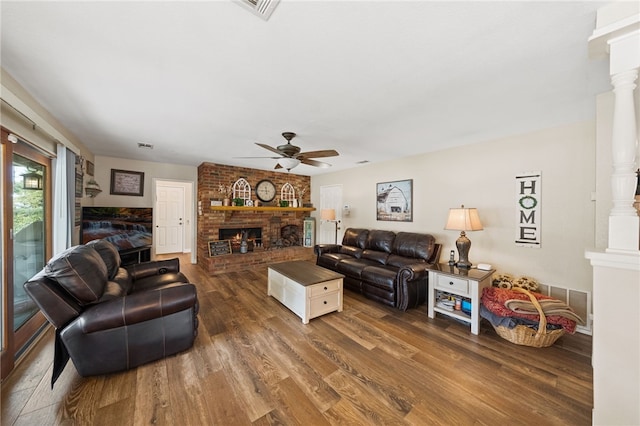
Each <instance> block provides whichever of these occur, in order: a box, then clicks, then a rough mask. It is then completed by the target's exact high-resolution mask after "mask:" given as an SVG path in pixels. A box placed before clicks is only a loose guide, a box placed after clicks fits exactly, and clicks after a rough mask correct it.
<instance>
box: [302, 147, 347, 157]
mask: <svg viewBox="0 0 640 426" xmlns="http://www.w3.org/2000/svg"><path fill="white" fill-rule="evenodd" d="M338 155H340V154H338V151H336V150H335V149H323V150H321V151H309V152H301V153H300V154H298V155H297V156H296V157H298V158H300V157H304V158H321V157H337V156H338Z"/></svg>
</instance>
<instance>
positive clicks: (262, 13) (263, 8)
mask: <svg viewBox="0 0 640 426" xmlns="http://www.w3.org/2000/svg"><path fill="white" fill-rule="evenodd" d="M235 3H237V4H239V5H240V6H242V7H244V8H245V9H248V10H250V11H251V12H253V14H255V15H257V16H259V17H261V18H262V19H264V20H265V21H267V20H268V19H269V17H271V14H272V13H273V10H274V9H275V8H276V6H277V5H278V3H280V0H236V1H235Z"/></svg>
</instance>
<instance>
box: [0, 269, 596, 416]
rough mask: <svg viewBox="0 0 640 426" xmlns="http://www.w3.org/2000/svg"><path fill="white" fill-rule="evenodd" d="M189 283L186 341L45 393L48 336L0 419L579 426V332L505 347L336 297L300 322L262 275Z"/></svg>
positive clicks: (6, 389) (585, 379)
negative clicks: (339, 302)
mask: <svg viewBox="0 0 640 426" xmlns="http://www.w3.org/2000/svg"><path fill="white" fill-rule="evenodd" d="M181 265H182V270H183V271H184V272H185V273H186V275H187V276H188V277H189V278H190V280H191V281H192V282H194V283H197V285H198V297H199V301H200V314H199V318H200V328H199V335H198V337H197V339H196V343H195V346H194V347H193V348H192V349H191V350H189V351H186V352H184V353H181V354H179V355H176V356H173V357H170V358H167V359H164V360H161V361H157V362H154V363H151V364H147V365H145V366H142V367H139V368H137V369H135V370H132V371H128V372H124V373H119V374H113V375H109V376H100V377H88V378H82V377H80V376H79V375H78V373H77V372H76V370H75V368H74V366H73V364H72V363H71V362H69V364H68V365H67V367H66V369H65V371H64V373H63V374H62V376H61V377H60V379H59V380H58V382H57V383H56V385H55V388H54V389H53V390H51V388H50V380H51V367H52V359H53V332H52V331H51V330H50V331H49V332H48V333H47V335H46V336H45V338H44V339H43V340H42V341H40V343H38V345H37V347H36V348H35V349H34V350H33V351H31V352H30V353H29V354H28V355H27V357H26V358H25V360H24V362H22V363H21V364H20V365H19V366H18V368H16V370H15V371H14V372H13V373H12V374H11V375H10V377H9V378H8V379H7V380H6V381H5V383H3V385H2V425H7V426H8V425H102V424H104V425H146V424H153V425H236V424H237V425H251V424H254V425H271V424H281V425H329V424H353V425H369V424H377V425H391V424H414V425H424V424H428V425H435V424H443V425H469V424H485V425H494V424H520V425H527V424H532V425H534V424H535V425H590V424H591V409H592V401H593V396H592V395H593V389H592V369H591V358H590V354H591V338H590V337H588V336H584V335H578V334H576V335H574V336H568V335H566V336H563V337H562V338H561V339H560V340H558V342H556V344H555V345H554V346H553V347H550V348H545V349H536V348H529V347H522V346H517V345H514V344H511V343H509V342H507V341H505V340H503V339H501V338H500V337H498V336H497V335H496V333H495V332H494V330H493V329H492V328H491V326H490V325H488V324H487V323H486V322H485V321H483V324H482V327H481V333H480V335H479V336H474V335H472V334H470V332H469V327H468V326H465V325H463V324H460V323H458V322H456V321H455V320H451V319H448V318H444V317H438V318H436V319H429V318H428V317H427V314H426V305H425V306H422V307H420V308H419V309H411V310H409V311H407V312H400V311H398V310H396V309H392V308H387V307H385V306H382V305H380V304H378V303H375V302H372V301H369V300H367V299H364V298H362V297H360V296H358V295H355V294H354V293H352V292H349V291H345V298H344V311H343V312H341V313H337V312H336V313H331V314H328V315H325V316H323V317H320V318H316V319H313V320H311V322H310V323H309V324H308V325H303V324H302V322H301V321H300V318H298V317H297V316H295V315H294V314H293V313H291V312H290V311H288V310H287V309H286V308H285V307H284V306H282V305H281V304H280V303H279V302H277V301H276V300H275V299H273V298H270V297H267V296H266V294H267V283H266V268H264V269H260V270H256V271H254V272H246V273H242V274H239V273H230V274H227V275H222V276H217V277H209V276H207V275H205V274H204V273H203V272H202V270H200V269H199V268H198V267H197V266H196V265H191V264H189V263H188V260H187V257H183V258H181Z"/></svg>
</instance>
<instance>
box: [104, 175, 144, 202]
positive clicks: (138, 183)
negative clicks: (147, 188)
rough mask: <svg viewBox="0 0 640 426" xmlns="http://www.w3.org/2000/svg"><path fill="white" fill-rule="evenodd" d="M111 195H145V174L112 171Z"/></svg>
mask: <svg viewBox="0 0 640 426" xmlns="http://www.w3.org/2000/svg"><path fill="white" fill-rule="evenodd" d="M110 193H111V195H132V196H137V197H142V196H143V195H144V172H135V171H131V170H118V169H111V188H110Z"/></svg>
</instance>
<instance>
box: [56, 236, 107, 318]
mask: <svg viewBox="0 0 640 426" xmlns="http://www.w3.org/2000/svg"><path fill="white" fill-rule="evenodd" d="M45 274H46V276H47V277H48V278H51V279H53V280H55V281H57V282H58V283H59V284H60V285H61V286H62V287H63V288H64V289H65V290H66V291H68V292H69V294H71V296H73V297H74V298H75V299H76V300H77V301H78V302H79V303H80V304H81V305H86V304H89V303H93V302H95V301H97V300H98V299H100V297H101V296H102V293H103V292H104V287H105V285H106V284H107V266H106V265H105V263H104V261H103V260H102V257H100V255H99V254H98V252H97V251H96V250H95V249H94V248H93V247H91V246H87V245H84V246H75V247H71V248H68V249H67V250H65V251H63V252H62V253H60V254H58V255H57V256H55V257H54V258H52V259H51V260H50V261H49V263H47V265H46V266H45Z"/></svg>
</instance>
